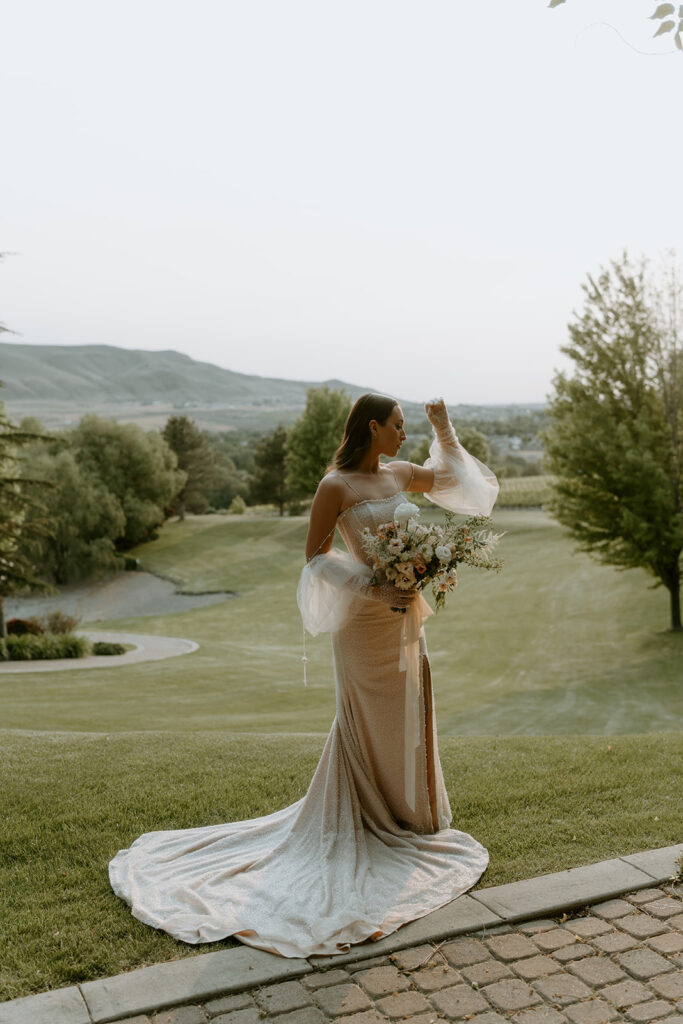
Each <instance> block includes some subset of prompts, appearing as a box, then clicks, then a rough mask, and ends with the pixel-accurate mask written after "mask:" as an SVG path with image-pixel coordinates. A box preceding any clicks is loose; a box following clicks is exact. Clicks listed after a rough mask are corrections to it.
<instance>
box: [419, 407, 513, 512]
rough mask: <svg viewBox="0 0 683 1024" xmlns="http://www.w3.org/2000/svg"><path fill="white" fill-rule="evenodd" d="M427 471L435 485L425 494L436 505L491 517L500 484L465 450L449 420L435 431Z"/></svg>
mask: <svg viewBox="0 0 683 1024" xmlns="http://www.w3.org/2000/svg"><path fill="white" fill-rule="evenodd" d="M434 434H435V436H434V440H433V441H432V445H431V448H430V449H429V458H428V459H427V461H426V462H425V467H426V468H428V469H433V470H434V484H433V485H432V489H431V491H426V492H425V498H429V500H430V501H433V502H434V504H435V505H440V506H441V508H445V509H448V510H449V511H450V512H459V513H461V514H462V515H468V516H477V515H478V516H488V515H490V514H491V509H492V508H493V506H494V504H495V501H496V498H497V497H498V489H499V488H498V481H497V480H496V477H495V476H494V474H493V473H492V472H491V470H490V469H489V468H488V466H485V465H484V463H483V462H480V461H479V459H476V458H475V457H474V456H473V455H470V453H469V452H468V451H467V450H466V449H465V448H463V446H462V445H461V444H460V442H459V441H458V438H457V437H456V434H455V430H454V429H453V425H452V424H451V422H450V420H446V422H445V423H444V424H443V425H440V426H438V427H434Z"/></svg>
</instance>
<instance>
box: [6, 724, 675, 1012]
mask: <svg viewBox="0 0 683 1024" xmlns="http://www.w3.org/2000/svg"><path fill="white" fill-rule="evenodd" d="M0 744H1V749H2V759H1V762H0V792H2V794H3V801H2V803H3V814H2V818H1V820H0V920H1V921H2V923H3V928H2V943H3V947H4V948H3V949H2V953H1V955H0V964H1V965H2V966H1V967H0V1000H4V999H12V998H15V997H18V996H22V995H26V994H28V993H31V992H40V991H43V990H45V989H49V988H57V987H60V986H65V985H69V984H74V983H76V982H82V981H87V980H90V979H93V978H100V977H106V976H108V975H111V974H116V973H119V972H122V971H125V970H129V969H132V968H134V967H139V966H143V965H146V964H150V963H158V962H161V961H164V960H171V959H176V958H178V957H185V956H193V955H196V954H197V953H203V952H208V951H209V950H215V949H220V948H224V947H226V946H229V945H234V943H233V942H232V941H231V940H225V941H223V942H219V943H211V944H207V945H201V946H189V945H185V944H184V943H180V942H177V941H176V940H175V939H173V938H171V937H170V936H169V935H167V934H166V933H164V932H159V931H156V930H154V929H152V928H149V927H147V926H146V925H143V924H141V923H140V922H139V921H137V920H136V919H135V918H133V917H132V915H131V913H130V910H129V908H128V906H127V905H126V904H125V903H124V902H123V901H121V900H119V899H118V898H117V897H116V896H115V895H114V893H113V892H112V891H111V889H110V888H109V882H108V876H107V864H108V861H109V860H110V858H111V857H112V856H113V855H114V854H115V853H116V851H117V850H118V849H119V848H121V847H124V846H128V845H129V844H130V843H131V842H132V841H133V840H134V839H135V838H137V836H138V835H140V834H141V833H143V832H149V831H152V830H155V829H173V828H188V827H192V826H197V825H203V824H213V823H219V822H224V821H229V820H238V819H243V818H247V817H252V816H256V815H260V814H266V813H269V812H271V811H274V810H277V809H278V808H280V807H283V806H286V805H287V804H289V803H291V802H292V801H294V800H296V799H298V798H299V797H301V796H303V794H304V793H305V791H306V788H307V786H308V783H309V781H310V778H311V774H312V772H313V770H314V768H315V765H316V763H317V760H318V757H319V755H320V751H321V749H322V744H323V737H322V736H319V735H318V736H313V735H311V736H258V735H252V736H244V735H242V736H235V735H232V736H226V735H220V734H218V733H213V732H212V733H181V732H176V733H174V735H173V736H172V737H170V736H169V735H168V734H164V733H161V732H146V733H144V734H140V733H125V734H118V735H115V734H109V735H97V734H82V733H81V734H79V733H62V734H57V733H55V734H52V735H50V734H46V733H35V732H28V731H27V732H21V731H19V732H10V731H3V732H0ZM682 754H683V737H682V736H681V735H680V734H678V735H674V734H670V735H666V734H662V735H653V736H638V737H634V736H630V737H623V738H619V739H616V740H610V741H609V742H608V741H607V740H605V739H604V738H602V737H578V738H577V737H555V738H545V739H543V738H533V739H531V738H524V737H521V738H520V737H517V738H503V739H501V738H465V739H452V738H445V739H443V740H442V742H441V758H442V764H443V768H444V776H445V780H446V786H447V789H448V792H449V796H450V800H451V804H452V808H453V814H454V824H455V826H456V827H457V828H460V829H462V830H464V831H467V832H471V833H472V834H473V835H475V836H476V837H477V838H478V839H480V840H481V841H482V842H483V843H484V844H485V845H486V846H487V847H488V848H489V851H490V854H491V865H490V868H489V871H488V872H487V874H486V875H485V876H484V879H483V884H484V885H495V884H498V883H502V882H509V881H514V880H516V879H520V878H526V877H529V876H532V875H536V874H541V873H545V872H549V871H555V870H561V869H563V868H568V867H571V866H574V865H577V864H582V863H587V862H591V861H596V860H601V859H603V858H607V857H612V856H617V855H624V854H627V853H631V852H635V851H637V850H641V849H647V848H650V847H655V846H663V845H668V844H670V843H674V842H678V841H679V840H680V819H681V806H680V793H681V788H682V784H683V778H682V774H683V768H682V765H683V757H682V756H681V755H682Z"/></svg>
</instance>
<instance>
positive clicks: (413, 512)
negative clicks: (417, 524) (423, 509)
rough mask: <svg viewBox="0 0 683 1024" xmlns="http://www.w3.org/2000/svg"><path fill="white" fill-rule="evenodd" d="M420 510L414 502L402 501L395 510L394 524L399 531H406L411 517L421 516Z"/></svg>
mask: <svg viewBox="0 0 683 1024" xmlns="http://www.w3.org/2000/svg"><path fill="white" fill-rule="evenodd" d="M419 514H420V510H419V508H418V507H417V505H413V503H412V501H402V502H401V504H400V505H397V506H396V508H395V510H394V522H395V523H396V525H397V526H398V528H399V530H405V528H406V526H407V525H408V520H409V519H410V517H411V516H419Z"/></svg>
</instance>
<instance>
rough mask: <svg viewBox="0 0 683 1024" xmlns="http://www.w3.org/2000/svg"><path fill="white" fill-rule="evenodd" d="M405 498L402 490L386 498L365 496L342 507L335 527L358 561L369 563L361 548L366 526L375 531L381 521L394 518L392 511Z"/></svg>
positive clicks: (372, 531) (385, 521)
mask: <svg viewBox="0 0 683 1024" xmlns="http://www.w3.org/2000/svg"><path fill="white" fill-rule="evenodd" d="M405 500H406V496H405V494H404V493H403V491H398V492H397V493H396V494H390V495H389V497H387V498H367V499H365V500H363V501H357V502H356V504H355V505H351V506H350V507H349V508H346V509H344V511H343V512H341V513H340V514H339V517H338V519H337V529H338V530H339V532H340V533H341V535H342V537H343V538H344V543H345V544H346V546H347V548H348V549H349V552H350V553H351V554H352V555H353V557H354V558H355V559H356V561H358V562H365V564H366V565H369V563H370V558H369V556H368V555H367V554H366V552H365V551H364V550H363V531H364V530H365V528H366V527H368V529H369V530H370V532H371V533H376V532H377V529H378V527H380V526H381V525H382V524H383V523H389V522H391V521H392V520H393V518H394V511H395V510H396V508H397V507H398V506H399V505H400V504H401V502H403V501H405Z"/></svg>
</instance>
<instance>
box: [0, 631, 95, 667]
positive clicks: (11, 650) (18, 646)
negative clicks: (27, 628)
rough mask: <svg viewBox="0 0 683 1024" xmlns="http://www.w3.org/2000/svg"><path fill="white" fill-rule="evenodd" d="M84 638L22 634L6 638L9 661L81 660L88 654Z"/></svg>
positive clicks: (70, 634)
mask: <svg viewBox="0 0 683 1024" xmlns="http://www.w3.org/2000/svg"><path fill="white" fill-rule="evenodd" d="M88 648H89V645H88V642H87V640H86V639H85V637H82V636H75V635H74V634H73V633H58V634H55V633H40V634H38V635H34V634H32V633H24V634H23V635H21V636H8V637H7V652H8V654H9V659H10V661H45V660H47V659H51V658H83V657H84V656H85V655H86V654H87V653H88Z"/></svg>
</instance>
